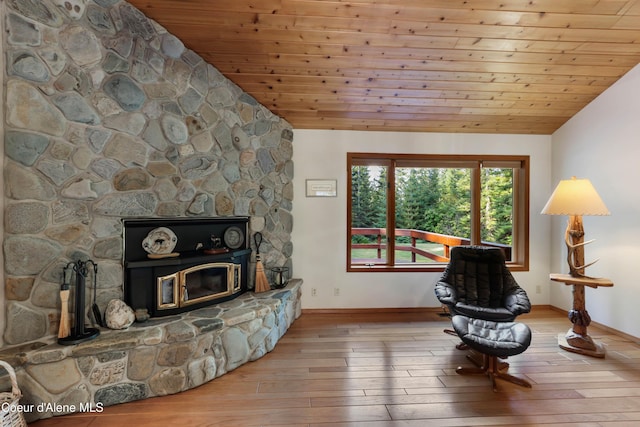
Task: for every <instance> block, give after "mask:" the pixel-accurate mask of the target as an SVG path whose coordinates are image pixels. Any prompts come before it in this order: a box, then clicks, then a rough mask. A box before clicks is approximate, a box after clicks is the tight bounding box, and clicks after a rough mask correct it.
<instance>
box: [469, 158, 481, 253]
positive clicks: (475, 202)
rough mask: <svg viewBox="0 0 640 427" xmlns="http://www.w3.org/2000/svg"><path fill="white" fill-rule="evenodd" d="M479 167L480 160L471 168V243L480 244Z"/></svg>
mask: <svg viewBox="0 0 640 427" xmlns="http://www.w3.org/2000/svg"><path fill="white" fill-rule="evenodd" d="M481 168H482V162H478V164H477V165H476V167H474V168H473V169H471V244H472V245H480V244H481V243H482V224H481V212H480V209H481V206H480V193H481V186H482V182H481V181H482V180H481V173H480V172H481Z"/></svg>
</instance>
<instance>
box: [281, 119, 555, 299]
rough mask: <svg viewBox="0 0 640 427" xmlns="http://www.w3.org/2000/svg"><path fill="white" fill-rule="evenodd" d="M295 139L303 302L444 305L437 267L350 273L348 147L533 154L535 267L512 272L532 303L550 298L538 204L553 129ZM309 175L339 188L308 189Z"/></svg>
mask: <svg viewBox="0 0 640 427" xmlns="http://www.w3.org/2000/svg"><path fill="white" fill-rule="evenodd" d="M293 143H294V154H293V161H294V164H295V178H294V191H295V193H294V202H293V206H294V207H293V216H294V225H293V233H292V239H293V244H294V251H293V257H292V258H293V266H294V271H293V275H294V276H295V277H299V278H302V279H303V280H304V284H303V286H302V289H303V298H302V306H303V308H306V309H312V308H396V307H438V306H439V303H438V301H437V300H436V298H435V296H434V292H433V283H434V282H435V281H436V279H437V278H438V277H439V274H436V273H359V272H351V273H347V271H346V264H347V261H346V230H347V225H346V224H347V218H346V216H347V214H346V210H347V205H346V182H347V166H346V153H347V152H387V153H433V154H517V155H529V156H531V240H530V253H531V258H530V271H529V272H521V273H515V274H514V275H515V276H516V280H518V282H519V283H520V284H521V285H522V286H523V287H524V288H525V289H526V290H527V292H528V294H529V296H530V299H531V300H532V303H533V304H548V303H549V281H548V275H549V261H550V258H549V254H548V248H549V244H550V242H549V236H550V231H549V226H550V219H549V217H546V216H543V215H540V211H541V210H542V207H543V206H544V204H545V203H546V201H547V198H548V197H549V194H550V192H551V190H552V188H551V187H552V186H551V180H550V176H551V169H550V160H551V137H550V136H531V135H481V134H479V135H472V134H437V133H409V132H407V133H404V132H401V133H395V132H357V131H322V130H294V142H293ZM306 179H337V180H338V196H337V197H334V198H313V197H305V180H306ZM538 285H539V286H540V288H541V292H540V293H536V289H537V286H538ZM312 288H316V289H317V295H316V296H312V295H311V289H312ZM335 288H338V289H339V293H340V295H339V296H334V289H335Z"/></svg>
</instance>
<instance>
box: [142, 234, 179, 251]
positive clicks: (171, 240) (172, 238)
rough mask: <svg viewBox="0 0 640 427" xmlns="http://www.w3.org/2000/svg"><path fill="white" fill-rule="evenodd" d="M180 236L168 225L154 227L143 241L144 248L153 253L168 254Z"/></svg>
mask: <svg viewBox="0 0 640 427" xmlns="http://www.w3.org/2000/svg"><path fill="white" fill-rule="evenodd" d="M176 243H178V238H177V237H176V235H175V233H174V232H173V231H171V229H169V228H167V227H158V228H154V229H153V230H151V231H150V232H149V234H147V237H145V238H144V240H143V241H142V248H143V249H144V250H145V251H147V253H149V254H151V255H167V254H170V253H172V252H173V249H174V248H175V247H176Z"/></svg>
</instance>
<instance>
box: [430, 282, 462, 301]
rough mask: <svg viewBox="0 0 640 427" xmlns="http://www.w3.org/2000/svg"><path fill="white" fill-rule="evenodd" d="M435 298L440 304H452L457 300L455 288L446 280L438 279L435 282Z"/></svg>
mask: <svg viewBox="0 0 640 427" xmlns="http://www.w3.org/2000/svg"><path fill="white" fill-rule="evenodd" d="M435 293H436V298H438V301H440V302H441V303H442V304H447V305H454V304H455V303H456V300H457V296H456V290H455V289H454V287H453V286H451V285H450V284H449V283H447V282H443V281H439V282H436V284H435Z"/></svg>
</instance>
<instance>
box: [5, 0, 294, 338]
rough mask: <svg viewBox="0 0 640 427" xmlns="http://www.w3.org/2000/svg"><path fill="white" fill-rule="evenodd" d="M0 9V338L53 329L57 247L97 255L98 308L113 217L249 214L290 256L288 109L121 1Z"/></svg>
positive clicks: (117, 265) (116, 225) (114, 273)
mask: <svg viewBox="0 0 640 427" xmlns="http://www.w3.org/2000/svg"><path fill="white" fill-rule="evenodd" d="M0 8H2V13H3V19H5V30H6V31H5V34H4V35H3V44H4V54H5V63H6V70H5V71H4V73H5V76H4V79H5V83H6V91H5V96H6V99H5V105H6V109H5V118H4V120H5V135H4V137H5V158H4V178H5V193H4V204H5V224H4V257H5V260H4V261H5V282H6V283H5V295H6V306H5V312H6V319H7V320H6V327H5V331H4V344H5V345H16V344H21V343H26V342H30V341H34V340H40V339H43V338H45V337H53V336H54V335H55V334H56V333H57V329H58V320H59V309H60V300H59V291H60V285H61V283H62V280H63V278H62V271H63V266H64V265H66V264H67V263H69V262H70V261H75V260H77V259H92V260H94V261H95V262H96V263H97V264H98V266H99V274H98V280H97V286H98V292H97V302H98V305H99V306H100V308H101V309H102V311H104V308H105V307H106V304H107V302H108V301H109V300H111V299H113V298H122V247H123V245H122V226H121V219H122V218H127V217H188V216H195V217H197V216H228V215H243V216H250V217H251V220H250V224H249V226H250V230H251V232H252V233H253V232H256V231H260V232H262V234H263V236H264V242H263V244H262V246H261V248H260V252H261V255H262V262H263V263H264V264H265V266H266V267H267V268H269V267H270V266H287V267H289V268H290V271H292V265H291V253H292V249H293V248H292V244H291V239H290V235H291V229H292V216H291V209H292V199H293V188H292V180H293V163H292V161H291V158H292V140H293V133H292V130H291V126H290V125H289V124H288V123H286V122H285V121H284V120H282V119H280V118H279V117H277V116H275V115H273V114H272V113H271V112H270V111H269V110H268V109H267V108H265V107H264V106H262V105H260V104H259V103H258V102H256V100H255V99H254V98H252V97H251V96H250V95H248V94H246V93H244V92H243V91H242V90H241V89H240V88H239V87H238V86H236V85H235V84H233V83H232V82H231V81H229V80H228V79H226V78H225V77H224V76H223V75H222V74H221V73H220V72H218V70H216V69H215V68H214V66H212V65H210V64H207V63H205V62H204V61H203V60H202V58H201V57H200V56H198V55H197V54H196V53H195V52H193V51H191V50H189V49H187V48H185V46H184V45H183V44H182V42H181V41H180V40H179V39H177V38H176V37H175V36H173V35H172V34H170V33H168V32H167V31H166V30H165V29H163V28H162V27H160V26H159V25H158V24H157V23H155V22H153V21H152V20H149V19H148V18H147V17H145V16H144V15H143V14H142V13H141V12H140V11H138V10H137V9H135V8H134V7H133V6H131V5H130V4H128V3H127V2H125V1H121V0H66V1H58V0H5V1H4V2H2V3H0ZM250 285H251V284H250ZM25 325H28V327H25Z"/></svg>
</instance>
